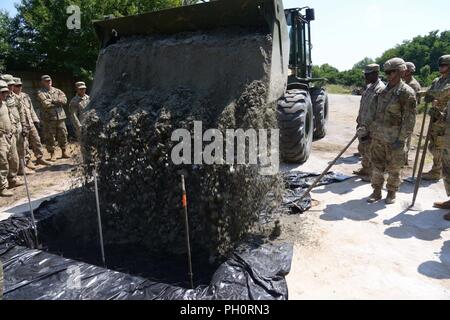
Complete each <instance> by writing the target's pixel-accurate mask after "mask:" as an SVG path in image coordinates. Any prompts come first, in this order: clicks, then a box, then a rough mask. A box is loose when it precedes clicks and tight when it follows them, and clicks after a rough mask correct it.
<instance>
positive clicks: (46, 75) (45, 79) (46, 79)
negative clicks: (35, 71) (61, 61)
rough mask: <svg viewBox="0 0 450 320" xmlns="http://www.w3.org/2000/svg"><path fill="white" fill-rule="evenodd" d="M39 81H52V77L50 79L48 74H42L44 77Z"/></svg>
mask: <svg viewBox="0 0 450 320" xmlns="http://www.w3.org/2000/svg"><path fill="white" fill-rule="evenodd" d="M41 80H42V81H51V80H52V77H50V76H49V75H48V74H44V75H43V76H42V77H41Z"/></svg>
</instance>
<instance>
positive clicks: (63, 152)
mask: <svg viewBox="0 0 450 320" xmlns="http://www.w3.org/2000/svg"><path fill="white" fill-rule="evenodd" d="M61 158H62V159H70V156H69V155H68V154H67V152H66V149H62V157H61Z"/></svg>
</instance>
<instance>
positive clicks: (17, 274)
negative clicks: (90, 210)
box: [0, 217, 293, 300]
mask: <svg viewBox="0 0 450 320" xmlns="http://www.w3.org/2000/svg"><path fill="white" fill-rule="evenodd" d="M32 234H33V232H32V228H31V223H30V221H29V220H28V219H27V218H23V217H11V218H9V219H7V220H5V221H2V222H0V260H1V261H2V263H3V267H4V281H5V283H4V289H5V291H4V297H3V298H4V299H5V300H19V299H20V300H61V299H62V300H78V299H83V300H109V299H119V300H153V299H158V300H286V299H287V298H288V289H287V284H286V280H285V276H286V275H287V274H288V273H289V272H290V268H291V261H292V255H293V247H292V245H290V244H265V245H259V244H257V243H256V242H255V243H253V244H245V245H242V246H241V247H240V248H238V249H237V250H236V251H235V253H234V254H232V256H231V257H230V259H229V260H228V261H226V262H225V263H223V264H222V265H221V266H220V267H219V268H218V270H217V271H216V272H215V274H214V275H213V278H212V280H211V284H210V285H209V286H200V287H197V288H196V289H193V290H190V289H184V288H181V287H175V286H172V285H168V284H164V283H156V282H152V281H149V280H146V279H144V278H141V277H135V276H131V275H128V274H124V273H120V272H115V271H111V270H107V269H103V268H100V267H96V266H93V265H89V264H87V263H83V262H77V261H74V260H70V259H65V258H62V257H60V256H56V255H53V254H49V253H46V252H43V251H40V250H35V249H29V248H26V247H23V246H22V245H28V246H33V245H34V238H33V236H32Z"/></svg>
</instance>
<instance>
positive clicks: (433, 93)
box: [425, 75, 450, 112]
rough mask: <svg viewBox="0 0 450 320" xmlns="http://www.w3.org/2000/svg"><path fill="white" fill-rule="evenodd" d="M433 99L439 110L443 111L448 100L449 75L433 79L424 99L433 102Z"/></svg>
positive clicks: (449, 88)
mask: <svg viewBox="0 0 450 320" xmlns="http://www.w3.org/2000/svg"><path fill="white" fill-rule="evenodd" d="M434 100H437V101H438V109H439V111H441V112H444V111H445V109H446V108H447V103H448V101H449V100H450V75H449V76H447V77H446V78H442V77H441V78H437V79H435V80H434V81H433V84H432V85H431V88H430V89H429V90H428V91H427V94H426V96H425V101H426V102H433V101H434Z"/></svg>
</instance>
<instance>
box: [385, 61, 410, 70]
mask: <svg viewBox="0 0 450 320" xmlns="http://www.w3.org/2000/svg"><path fill="white" fill-rule="evenodd" d="M394 70H400V71H405V70H406V63H405V60H403V59H402V58H392V59H389V60H388V61H386V63H385V64H384V71H385V72H387V71H394Z"/></svg>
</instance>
